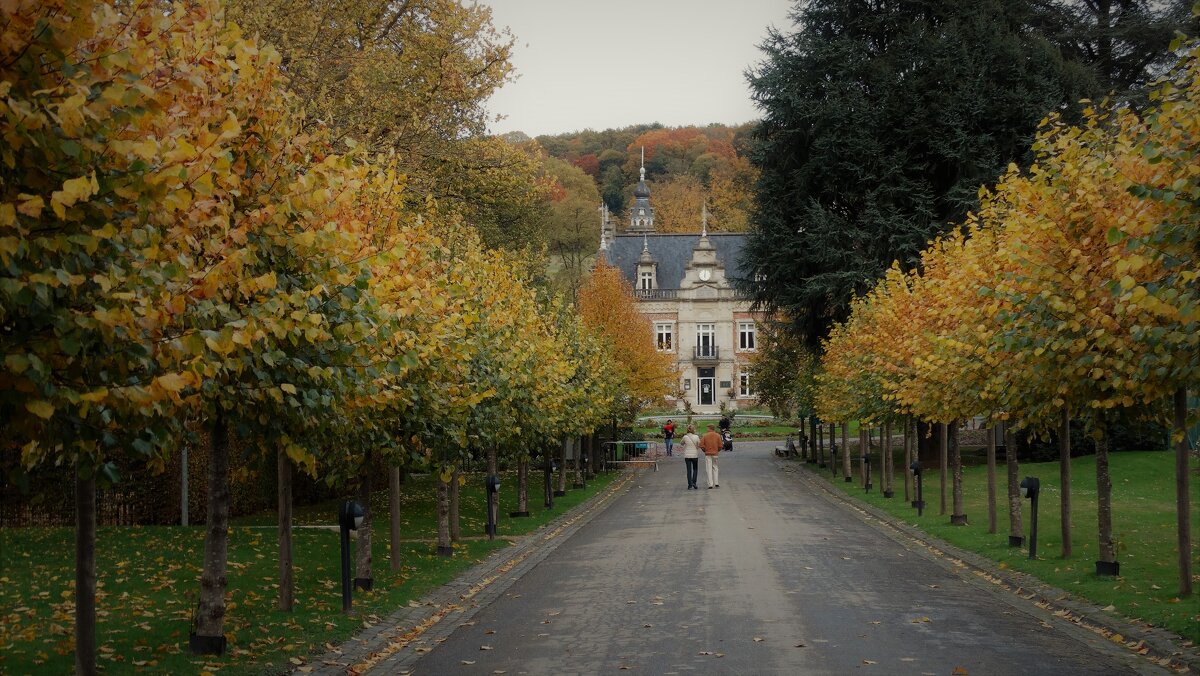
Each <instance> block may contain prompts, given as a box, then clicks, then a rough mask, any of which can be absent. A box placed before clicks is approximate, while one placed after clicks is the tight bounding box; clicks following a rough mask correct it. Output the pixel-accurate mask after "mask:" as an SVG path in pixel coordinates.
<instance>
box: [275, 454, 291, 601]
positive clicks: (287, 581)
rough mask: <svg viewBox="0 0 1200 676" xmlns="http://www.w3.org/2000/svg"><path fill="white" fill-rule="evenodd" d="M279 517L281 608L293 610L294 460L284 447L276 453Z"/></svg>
mask: <svg viewBox="0 0 1200 676" xmlns="http://www.w3.org/2000/svg"><path fill="white" fill-rule="evenodd" d="M275 476H276V478H277V479H278V487H277V490H276V497H277V499H278V506H279V512H278V518H279V609H280V610H282V611H283V612H285V613H290V612H292V607H293V606H294V605H295V597H296V585H295V583H294V582H293V581H292V461H291V460H289V459H288V456H287V451H285V450H283V449H282V448H281V449H279V450H278V451H277V452H276V453H275Z"/></svg>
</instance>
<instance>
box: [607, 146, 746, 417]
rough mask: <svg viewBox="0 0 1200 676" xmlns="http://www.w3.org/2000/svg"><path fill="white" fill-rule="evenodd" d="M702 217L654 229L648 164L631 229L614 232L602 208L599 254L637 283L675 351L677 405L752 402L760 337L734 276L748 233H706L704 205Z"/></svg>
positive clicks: (666, 348)
mask: <svg viewBox="0 0 1200 676" xmlns="http://www.w3.org/2000/svg"><path fill="white" fill-rule="evenodd" d="M700 220H701V223H700V228H699V232H697V233H692V234H660V233H657V232H655V229H654V209H653V207H651V206H650V188H649V187H648V186H647V185H646V170H645V168H644V167H643V168H642V170H641V180H640V181H639V183H638V185H637V188H636V190H635V191H634V204H633V207H632V208H631V209H630V217H629V226H628V227H627V228H626V230H625V231H624V232H621V233H618V232H616V229H615V227H614V226H613V224H612V222H611V221H610V220H609V218H608V214H607V211H605V215H604V217H603V219H602V222H601V233H600V255H601V256H603V257H604V259H605V260H606V261H607V262H608V264H609V265H612V266H615V267H616V268H618V269H619V270H620V271H621V273H622V274H623V275H625V278H626V279H627V280H629V282H630V283H631V284H632V285H633V287H634V294H635V296H636V297H637V303H638V309H639V310H640V311H641V313H642V314H644V315H646V316H647V317H648V318H649V319H650V321H651V322H652V324H653V327H654V345H652V346H650V347H652V348H653V349H657V350H658V351H659V352H664V353H668V354H670V355H672V356H673V357H674V358H675V363H676V366H677V369H678V371H679V374H680V383H679V391H680V392H682V395H683V398H682V399H679V400H677V401H676V403H677V405H678V406H679V408H680V409H683V408H685V406H686V404H688V403H690V404H691V407H692V409H693V410H694V411H695V412H697V413H716V412H718V411H720V408H721V405H722V404H724V405H725V406H726V407H729V408H745V407H747V406H750V405H752V404H754V403H755V401H756V399H755V397H754V385H753V383H752V382H751V379H750V374H749V369H748V368H747V363H748V360H749V358H750V356H751V355H752V354H753V352H754V351H755V349H756V348H757V344H758V337H757V326H756V314H755V313H752V312H751V311H750V306H751V302H750V301H749V300H748V299H746V298H745V297H744V296H742V295H741V294H739V293H737V292H736V291H735V290H734V288H733V286H732V284H731V280H734V279H738V278H739V273H740V269H739V267H738V262H739V257H740V255H741V251H742V243H743V242H744V240H745V235H743V234H724V233H720V234H718V233H713V234H709V233H708V222H707V221H708V218H707V213H702V214H700Z"/></svg>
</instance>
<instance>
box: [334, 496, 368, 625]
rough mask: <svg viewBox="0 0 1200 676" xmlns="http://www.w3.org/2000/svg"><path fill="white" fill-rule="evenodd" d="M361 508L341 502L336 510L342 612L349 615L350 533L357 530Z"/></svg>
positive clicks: (354, 504) (360, 518)
mask: <svg viewBox="0 0 1200 676" xmlns="http://www.w3.org/2000/svg"><path fill="white" fill-rule="evenodd" d="M362 521H363V508H362V505H360V504H358V503H357V502H353V501H350V502H343V503H342V506H341V507H340V508H339V509H338V527H339V528H340V530H341V533H342V612H343V613H345V614H347V615H349V614H350V603H351V602H350V531H352V530H358V527H359V526H361V525H362Z"/></svg>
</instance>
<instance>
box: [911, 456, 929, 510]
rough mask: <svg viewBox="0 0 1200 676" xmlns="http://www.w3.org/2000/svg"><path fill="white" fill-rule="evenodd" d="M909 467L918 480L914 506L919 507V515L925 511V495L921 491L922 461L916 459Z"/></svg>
mask: <svg viewBox="0 0 1200 676" xmlns="http://www.w3.org/2000/svg"><path fill="white" fill-rule="evenodd" d="M908 468H909V469H910V470H912V473H913V477H914V478H916V480H917V499H916V500H913V502H912V506H913V507H916V508H917V516H921V514H922V513H924V511H925V495H924V493H922V492H921V461H920V460H917V461H914V462H913V464H911V465H909V466H908Z"/></svg>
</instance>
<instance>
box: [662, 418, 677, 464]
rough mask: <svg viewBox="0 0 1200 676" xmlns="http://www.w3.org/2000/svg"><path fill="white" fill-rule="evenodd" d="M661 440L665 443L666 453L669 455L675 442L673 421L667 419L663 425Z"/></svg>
mask: <svg viewBox="0 0 1200 676" xmlns="http://www.w3.org/2000/svg"><path fill="white" fill-rule="evenodd" d="M663 441H665V442H666V445H667V455H668V456H669V455H671V446H672V445H673V444H674V443H675V423H674V422H672V421H670V420H668V421H667V424H666V425H663Z"/></svg>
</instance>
